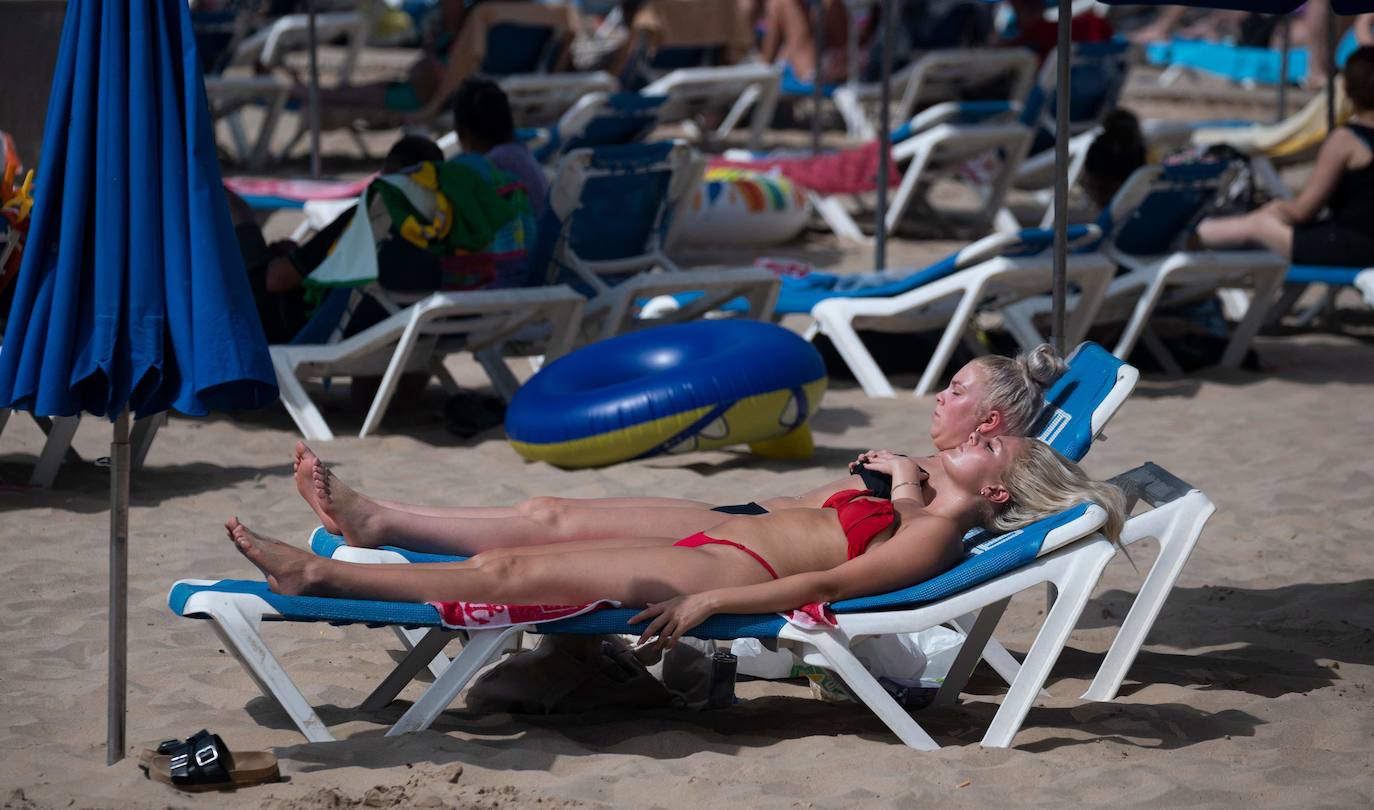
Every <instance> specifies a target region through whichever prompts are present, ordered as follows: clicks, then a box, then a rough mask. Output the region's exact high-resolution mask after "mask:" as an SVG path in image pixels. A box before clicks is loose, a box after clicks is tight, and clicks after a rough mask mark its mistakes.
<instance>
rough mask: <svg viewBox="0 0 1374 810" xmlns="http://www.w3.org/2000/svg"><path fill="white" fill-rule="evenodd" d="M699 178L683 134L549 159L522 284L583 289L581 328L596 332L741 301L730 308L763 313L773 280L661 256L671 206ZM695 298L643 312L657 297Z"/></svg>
mask: <svg viewBox="0 0 1374 810" xmlns="http://www.w3.org/2000/svg"><path fill="white" fill-rule="evenodd" d="M700 179H701V166H700V164H699V163H698V162H697V161H696V160H695V158H694V157H693V155H692V151H691V148H690V147H689V146H688V145H687V144H686V143H683V142H662V143H652V144H637V145H630V146H606V147H597V148H591V149H575V150H573V151H571V152H569V153H568V154H567V155H565V156H564V157H563V159H562V160H561V161H560V163H559V164H558V175H557V176H556V177H555V178H554V181H553V183H552V184H551V185H550V187H549V204H548V206H547V207H546V208H545V211H544V215H543V217H542V218H541V219H540V222H539V225H538V240H537V242H536V246H535V249H534V250H533V251H532V253H531V257H530V264H529V268H530V269H529V276H528V278H527V280H526V283H527V284H530V285H538V284H558V283H563V284H568V285H569V286H571V287H573V288H574V289H576V290H578V291H579V292H582V293H583V294H584V295H586V296H587V298H588V301H587V306H586V309H585V311H584V314H583V321H582V324H583V336H584V338H585V339H587V340H600V339H602V338H607V337H611V336H612V335H618V334H622V333H624V332H627V331H631V330H634V329H639V328H643V327H647V326H654V325H659V324H663V323H671V322H676V321H683V320H690V319H694V318H697V317H699V316H700V315H702V314H704V313H706V312H710V311H712V310H714V309H718V308H719V307H720V306H721V305H722V304H724V303H725V302H727V301H731V300H732V299H740V300H741V301H742V302H744V303H743V304H741V306H740V309H739V310H737V312H739V314H742V315H744V316H746V317H750V318H754V319H757V320H765V319H768V318H771V317H772V313H773V302H774V299H775V298H776V295H777V284H778V282H777V279H776V277H774V276H773V275H772V274H771V273H768V272H767V271H765V270H760V269H757V268H753V267H749V268H741V269H731V270H683V269H681V268H679V267H678V266H677V265H676V264H675V263H674V262H673V261H672V260H671V259H669V258H668V256H667V254H666V252H665V250H666V248H667V247H668V246H669V245H671V244H672V239H673V230H672V229H673V223H674V220H675V218H674V213H675V212H676V211H677V210H678V209H679V208H680V207H681V206H682V205H683V204H684V203H685V202H686V201H687V200H688V199H689V197H690V195H691V194H692V192H693V191H695V190H696V187H697V185H698V183H699V182H700ZM684 292H697V293H700V295H699V296H698V297H699V300H697V301H695V302H694V303H693V304H691V305H690V306H687V307H683V308H681V309H678V310H674V311H671V312H658V313H656V314H655V316H654V317H648V316H647V315H646V313H645V311H644V306H645V304H646V303H647V302H648V301H650V300H653V299H654V298H656V297H660V296H671V295H676V294H679V293H684Z"/></svg>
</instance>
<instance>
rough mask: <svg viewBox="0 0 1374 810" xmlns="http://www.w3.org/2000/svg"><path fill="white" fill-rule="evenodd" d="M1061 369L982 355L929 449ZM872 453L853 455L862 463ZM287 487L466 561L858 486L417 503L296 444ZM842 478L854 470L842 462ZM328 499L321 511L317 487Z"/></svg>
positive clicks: (999, 420) (370, 539)
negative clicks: (379, 490) (365, 489)
mask: <svg viewBox="0 0 1374 810" xmlns="http://www.w3.org/2000/svg"><path fill="white" fill-rule="evenodd" d="M1065 368H1066V366H1065V364H1064V361H1063V360H1062V359H1060V358H1059V357H1058V356H1057V355H1056V354H1055V353H1054V350H1053V349H1052V348H1051V347H1050V346H1048V345H1041V346H1039V347H1037V348H1036V349H1035V350H1034V351H1032V352H1030V353H1029V354H1026V355H1022V356H1020V357H1016V358H1008V357H997V356H987V357H980V358H978V359H976V360H973V361H971V362H969V363H968V364H967V365H965V366H964V367H963V368H962V369H960V370H959V372H958V373H957V374H955V375H954V377H953V379H952V380H950V383H949V386H948V387H946V388H945V389H944V390H943V391H941V392H940V393H939V394H937V395H936V396H935V412H934V413H933V414H932V415H931V424H930V438H931V441H932V443H933V444H934V445H935V449H936V450H949V449H952V448H955V447H957V446H958V445H959V444H960V443H962V442H963V441H964V440H965V439H966V438H967V437H968V435H969V434H970V433H973V432H977V433H979V434H980V435H982V436H984V437H986V438H996V437H998V436H1022V435H1025V434H1026V433H1027V432H1029V430H1030V429H1031V427H1032V423H1033V421H1034V419H1035V417H1036V415H1037V414H1038V413H1039V412H1040V409H1041V407H1042V405H1043V404H1044V401H1045V389H1046V388H1047V387H1048V386H1049V385H1051V384H1052V383H1053V382H1054V381H1055V380H1056V379H1058V378H1059V376H1060V375H1061V374H1063V373H1064V370H1065ZM877 452H888V451H868V452H866V453H863V454H860V456H859V457H858V459H857V460H856V462H855V463H856V464H857V463H864V464H866V465H867V462H868V461H869V459H870V458H872V457H873V456H874V454H875V453H877ZM295 462H296V487H297V490H298V491H299V492H300V494H301V497H303V498H304V499H305V500H306V502H307V503H309V504H310V506H311V508H313V509H314V510H315V513H316V514H317V515H318V516H319V518H320V522H321V523H322V524H323V525H324V527H325V529H326V530H328V531H330V532H332V533H334V534H341V535H343V536H344V538H345V539H346V540H347V541H348V543H349V544H351V545H355V546H365V547H375V546H380V545H385V544H388V543H389V544H393V545H400V546H405V547H407V548H413V549H415V550H417V551H429V552H433V553H437V554H459V555H470V554H477V553H479V552H482V551H488V550H491V549H494V548H509V547H513V546H524V545H534V544H548V543H559V542H569V541H577V540H599V539H602V538H605V537H608V536H632V537H658V538H663V539H668V540H676V539H677V538H679V537H683V536H685V535H689V534H692V533H693V532H702V531H707V530H710V529H711V528H713V527H715V526H716V525H718V524H720V523H721V522H723V521H725V520H728V519H729V517H730V515H739V514H744V515H763V514H767V513H770V512H775V511H778V510H782V509H795V508H798V507H810V508H815V507H819V506H821V505H822V504H824V503H826V502H827V501H828V500H829V499H831V498H832V497H834V496H835V495H836V493H838V492H841V491H844V490H850V489H859V488H862V487H863V486H864V484H863V481H862V479H861V478H860V477H859V476H858V475H852V474H851V475H848V476H846V477H844V478H841V479H839V480H836V481H832V482H830V483H828V484H825V485H824V486H821V487H817V488H816V489H813V490H811V491H810V492H807V493H804V494H802V495H800V496H784V497H778V498H770V499H767V500H764V501H762V502H760V503H749V504H740V505H737V506H715V505H714V504H709V503H704V502H702V501H693V500H687V499H683V498H666V497H654V498H596V499H575V498H556V497H540V498H531V499H529V500H526V501H523V502H521V503H519V504H517V505H515V506H510V507H442V506H418V505H413V504H403V503H396V502H391V501H381V500H376V499H372V498H368V497H365V496H363V495H361V494H359V493H357V492H354V491H353V490H352V489H350V488H348V487H347V486H346V485H344V484H343V483H342V482H340V481H339V479H338V478H337V477H336V476H334V475H333V474H332V473H331V472H330V471H329V470H327V469H326V468H325V467H324V465H323V464H322V463H321V462H320V460H319V459H318V458H317V457H316V456H315V454H314V453H313V452H311V451H310V449H309V448H308V447H306V446H305V445H304V444H303V443H299V442H298V443H297V444H296V457H295ZM849 471H850V473H853V472H854V465H853V464H851V465H850V470H849ZM321 487H322V488H323V489H324V490H327V491H329V492H331V493H332V498H331V500H330V501H329V503H328V504H327V505H325V504H322V503H321V502H320V501H319V500H318V499H317V498H316V497H315V492H316V490H317V488H321Z"/></svg>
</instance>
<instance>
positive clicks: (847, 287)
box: [665, 225, 1114, 397]
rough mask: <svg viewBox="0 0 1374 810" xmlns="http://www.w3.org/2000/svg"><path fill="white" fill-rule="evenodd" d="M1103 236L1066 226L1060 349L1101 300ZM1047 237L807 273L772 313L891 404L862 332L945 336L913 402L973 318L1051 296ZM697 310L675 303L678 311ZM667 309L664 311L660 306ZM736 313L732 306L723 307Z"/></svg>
mask: <svg viewBox="0 0 1374 810" xmlns="http://www.w3.org/2000/svg"><path fill="white" fill-rule="evenodd" d="M1100 236H1101V231H1100V230H1099V229H1098V227H1097V226H1095V225H1074V226H1071V227H1070V228H1069V231H1068V237H1069V246H1070V249H1071V252H1070V254H1069V257H1068V262H1067V264H1066V268H1065V272H1066V274H1067V275H1066V278H1067V279H1068V283H1069V284H1072V285H1075V286H1076V287H1077V288H1078V289H1079V290H1080V296H1079V297H1078V298H1077V299H1075V300H1074V302H1073V306H1071V307H1070V310H1069V312H1070V315H1071V317H1070V319H1069V323H1068V325H1067V328H1066V335H1067V342H1069V343H1076V342H1078V341H1080V340H1082V339H1083V335H1084V334H1086V332H1087V330H1088V327H1089V326H1090V325H1091V324H1092V321H1093V319H1094V317H1095V316H1096V314H1097V307H1098V305H1099V304H1100V303H1101V300H1102V296H1103V295H1105V294H1106V291H1107V288H1108V283H1109V282H1110V281H1111V273H1112V271H1113V269H1114V267H1113V265H1112V262H1111V261H1110V260H1109V259H1108V258H1107V257H1106V256H1105V255H1103V254H1102V253H1101V252H1099V251H1096V250H1094V249H1093V248H1094V246H1095V245H1096V244H1097V243H1098V241H1099V239H1100ZM1053 244H1054V234H1053V233H1052V232H1050V231H1047V230H1043V229H1024V230H1020V231H1017V232H1016V233H995V234H992V235H991V236H986V237H983V238H982V239H980V240H978V241H977V242H974V243H973V244H971V245H969V246H968V247H965V248H961V249H960V250H958V251H956V252H954V253H951V254H950V255H948V256H946V257H945V258H943V259H941V260H940V261H938V262H935V263H934V264H931V265H929V266H927V267H925V268H921V269H913V268H901V269H895V268H894V269H890V270H882V271H878V272H875V273H860V274H853V275H834V274H831V273H809V274H807V275H805V276H801V277H786V276H785V277H783V278H782V287H781V289H780V291H779V292H778V300H777V305H776V306H775V308H774V313H775V314H776V315H779V316H781V315H810V316H811V317H812V319H813V320H812V323H811V325H810V326H809V327H808V328H807V330H806V332H804V333H803V335H804V337H806V339H807V340H813V339H815V337H816V336H817V335H825V336H826V337H828V338H829V339H830V341H831V342H832V343H833V344H834V346H835V350H836V351H837V352H838V353H839V355H840V357H841V358H842V359H843V360H844V362H845V364H846V365H847V366H849V369H850V371H852V372H853V373H854V378H855V379H856V380H857V381H858V382H859V384H860V385H861V386H862V387H863V389H864V392H865V393H866V394H868V395H869V396H871V397H892V396H896V390H895V389H894V388H893V387H892V383H891V382H890V381H889V380H888V379H887V376H886V375H885V374H884V373H883V371H882V369H881V368H879V366H878V363H877V361H876V360H875V359H874V358H873V355H872V353H870V352H869V351H868V348H867V347H866V346H865V345H864V342H863V339H862V338H861V337H860V336H859V330H860V329H864V330H874V331H887V332H914V331H920V330H926V329H940V330H943V331H942V334H941V336H940V340H939V342H938V344H937V345H936V349H935V352H934V354H932V356H931V358H930V361H929V362H928V363H927V364H926V367H925V369H924V371H922V373H921V378H920V381H919V382H918V383H917V385H916V389H915V394H916V396H924V395H926V394H929V393H930V392H932V391H934V390H935V388H936V386H937V385H938V384H939V382H940V380H941V379H943V375H944V372H945V369H946V367H947V366H948V365H949V361H950V358H952V357H953V356H954V351H955V349H956V348H957V347H958V343H959V341H960V340H961V339H962V338H963V337H964V336H965V335H966V333H967V332H968V329H969V327H970V326H971V324H972V320H973V318H974V316H975V315H977V314H978V313H979V312H999V311H1005V310H1006V309H1007V308H1009V307H1012V306H1014V305H1016V304H1017V302H1020V301H1024V300H1027V299H1038V298H1039V297H1040V296H1041V295H1042V294H1045V293H1048V292H1049V291H1050V285H1051V272H1052V270H1053V267H1052V263H1053V256H1052V255H1051V251H1050V248H1051V247H1052V246H1053ZM689 302H690V303H699V302H696V301H695V300H694V298H693V297H691V296H678V298H677V303H679V304H686V303H689ZM665 305H667V304H666V303H665ZM739 306H741V304H740V302H733V301H732V302H729V303H727V304H726V305H725V307H724V309H726V310H730V309H734V308H738V307H739ZM1012 334H1013V335H1014V336H1015V337H1016V338H1017V340H1018V342H1020V344H1021V346H1022V348H1024V349H1027V350H1029V349H1032V348H1034V347H1035V346H1037V345H1039V344H1040V343H1043V342H1044V340H1043V339H1042V338H1041V337H1040V335H1039V333H1038V332H1035V331H1034V330H1032V329H1021V330H1012Z"/></svg>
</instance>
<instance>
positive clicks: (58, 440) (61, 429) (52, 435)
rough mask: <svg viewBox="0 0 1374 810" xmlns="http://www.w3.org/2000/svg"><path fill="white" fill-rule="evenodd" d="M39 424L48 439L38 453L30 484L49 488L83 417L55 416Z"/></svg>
mask: <svg viewBox="0 0 1374 810" xmlns="http://www.w3.org/2000/svg"><path fill="white" fill-rule="evenodd" d="M45 423H46V424H45ZM38 424H39V427H42V428H43V432H44V433H46V434H47V439H46V440H45V441H44V442H43V451H42V452H41V453H39V455H38V462H37V463H36V464H34V465H33V475H32V477H30V478H29V485H30V486H35V487H39V488H42V489H47V488H48V487H50V486H52V482H53V481H54V480H56V479H57V471H58V470H59V469H61V467H62V462H63V460H65V459H66V457H67V451H68V450H70V449H71V446H72V438H73V437H74V436H76V428H77V426H78V425H80V424H81V417H79V416H54V417H52V418H51V419H50V420H46V419H40V420H39V422H38Z"/></svg>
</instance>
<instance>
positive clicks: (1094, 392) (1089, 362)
mask: <svg viewBox="0 0 1374 810" xmlns="http://www.w3.org/2000/svg"><path fill="white" fill-rule="evenodd" d="M1068 362H1069V369H1068V371H1066V372H1064V375H1063V376H1062V377H1060V378H1059V379H1058V380H1056V381H1055V383H1054V385H1052V386H1050V389H1049V390H1048V391H1046V392H1045V405H1044V406H1043V407H1042V408H1041V409H1040V415H1039V416H1038V417H1037V418H1036V420H1035V427H1034V428H1033V429H1032V430H1031V435H1033V436H1035V437H1037V438H1039V439H1040V440H1041V441H1043V442H1045V443H1046V444H1048V445H1049V446H1050V447H1053V448H1054V449H1055V450H1056V451H1058V452H1059V454H1060V455H1062V456H1064V457H1065V458H1068V459H1070V460H1072V461H1082V460H1083V457H1084V456H1086V455H1087V454H1088V449H1089V448H1090V447H1091V446H1092V441H1093V437H1094V436H1096V435H1097V433H1098V431H1100V430H1101V429H1102V427H1103V425H1104V424H1105V423H1106V420H1107V418H1108V417H1110V416H1111V414H1112V413H1114V412H1115V411H1116V408H1117V407H1118V406H1120V404H1121V401H1122V400H1124V399H1125V398H1126V397H1127V396H1128V395H1129V394H1130V392H1131V389H1132V388H1134V387H1135V379H1136V378H1137V376H1138V374H1137V373H1136V371H1135V369H1134V368H1132V367H1131V366H1128V365H1127V364H1126V361H1124V360H1118V359H1117V358H1116V357H1113V356H1112V353H1111V352H1109V351H1107V350H1106V349H1104V348H1102V347H1101V346H1099V345H1097V344H1096V343H1084V344H1082V345H1081V346H1079V347H1078V348H1077V349H1076V350H1074V353H1073V354H1071V355H1069V360H1068ZM1123 368H1124V369H1126V371H1125V372H1124V373H1123V370H1122V369H1123ZM1119 381H1125V382H1126V383H1127V384H1126V385H1125V386H1123V390H1117V391H1113V389H1114V388H1116V386H1117V383H1118V382H1119ZM1104 405H1105V406H1106V407H1105V408H1104V407H1103V406H1104Z"/></svg>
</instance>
